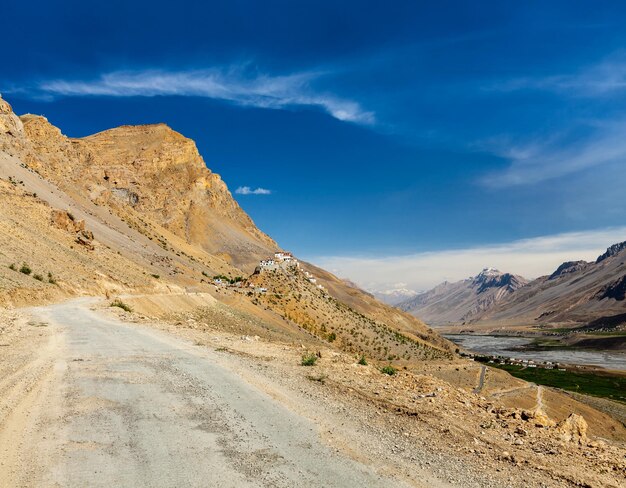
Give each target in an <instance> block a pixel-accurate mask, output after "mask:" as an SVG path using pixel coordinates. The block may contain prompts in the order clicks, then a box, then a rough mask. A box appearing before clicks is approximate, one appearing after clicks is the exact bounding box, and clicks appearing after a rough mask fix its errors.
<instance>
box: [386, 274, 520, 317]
mask: <svg viewBox="0 0 626 488" xmlns="http://www.w3.org/2000/svg"><path fill="white" fill-rule="evenodd" d="M527 283H528V280H526V279H525V278H523V277H522V276H518V275H513V274H510V273H501V272H500V271H498V270H497V269H493V268H486V269H484V270H482V271H481V272H480V273H479V274H478V275H477V276H474V277H470V278H468V279H465V280H462V281H457V282H455V283H449V282H447V281H446V282H444V283H442V284H440V285H438V286H436V287H435V288H433V289H432V290H429V291H427V292H425V293H421V294H419V295H417V296H415V297H412V298H409V299H408V300H405V301H402V302H400V303H399V304H398V305H397V306H398V307H399V308H401V309H402V310H404V311H407V312H409V313H411V314H413V315H416V316H418V317H421V318H422V320H424V321H425V322H426V323H428V324H431V325H445V324H456V323H463V322H466V321H468V320H471V319H473V318H475V317H479V316H480V315H481V314H482V313H484V312H486V311H488V310H490V309H491V308H493V307H494V306H495V305H496V304H497V303H498V302H499V301H501V300H503V299H504V298H505V297H507V296H508V295H510V294H512V293H513V292H515V291H516V290H518V289H519V288H521V287H523V286H524V285H526V284H527Z"/></svg>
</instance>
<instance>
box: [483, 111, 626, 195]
mask: <svg viewBox="0 0 626 488" xmlns="http://www.w3.org/2000/svg"><path fill="white" fill-rule="evenodd" d="M625 133H626V121H620V122H614V123H610V124H603V125H598V126H596V127H595V128H594V130H593V131H592V134H591V135H589V136H587V137H586V138H584V139H579V140H575V141H571V140H567V138H566V137H565V135H556V136H554V137H551V138H549V139H546V140H543V141H535V142H532V143H529V144H526V145H522V146H508V147H506V148H504V149H503V148H496V149H495V151H494V152H495V153H496V154H497V155H498V156H500V157H503V158H505V159H507V160H509V166H508V167H507V168H506V169H504V170H502V171H496V172H492V173H490V174H487V175H485V176H484V177H482V178H481V179H480V182H481V183H482V184H483V185H485V186H488V187H491V188H507V187H511V186H519V185H528V184H534V183H540V182H542V181H546V180H551V179H555V178H559V177H562V176H566V175H568V174H572V173H576V172H579V171H583V170H585V169H588V168H592V167H595V166H600V165H606V164H612V163H613V164H614V163H620V164H622V163H626V138H624V134H625Z"/></svg>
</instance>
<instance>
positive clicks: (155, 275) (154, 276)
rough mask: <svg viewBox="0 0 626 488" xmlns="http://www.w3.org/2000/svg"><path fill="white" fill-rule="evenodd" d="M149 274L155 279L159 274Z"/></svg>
mask: <svg viewBox="0 0 626 488" xmlns="http://www.w3.org/2000/svg"><path fill="white" fill-rule="evenodd" d="M150 276H152V277H153V278H154V279H155V280H158V279H159V278H160V276H159V275H158V274H152V275H150Z"/></svg>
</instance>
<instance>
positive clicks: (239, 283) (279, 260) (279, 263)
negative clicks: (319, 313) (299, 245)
mask: <svg viewBox="0 0 626 488" xmlns="http://www.w3.org/2000/svg"><path fill="white" fill-rule="evenodd" d="M276 270H284V271H291V272H293V271H294V270H300V261H298V259H297V258H296V257H295V256H294V255H293V254H292V253H290V252H287V251H277V252H275V253H274V256H273V257H268V258H265V259H262V260H261V261H260V262H259V265H258V266H257V268H256V270H255V274H257V273H259V274H260V273H263V272H268V271H276ZM304 276H305V277H306V279H307V280H308V281H309V282H310V283H312V284H314V285H316V286H317V288H319V289H320V290H324V287H323V286H322V285H320V284H318V283H317V279H316V278H315V276H313V275H312V274H311V273H309V272H308V271H306V270H304ZM246 283H247V285H246ZM213 284H214V285H215V286H220V287H232V288H248V289H250V291H253V292H254V293H267V288H265V287H261V286H257V285H256V284H254V283H253V282H252V281H249V280H244V279H243V278H242V277H236V278H234V279H231V278H228V277H226V276H215V277H214V278H213Z"/></svg>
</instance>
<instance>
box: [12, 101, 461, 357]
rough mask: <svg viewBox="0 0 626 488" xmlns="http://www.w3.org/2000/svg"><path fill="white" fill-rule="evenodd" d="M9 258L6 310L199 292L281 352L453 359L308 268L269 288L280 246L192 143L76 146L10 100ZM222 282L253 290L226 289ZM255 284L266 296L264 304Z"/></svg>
mask: <svg viewBox="0 0 626 488" xmlns="http://www.w3.org/2000/svg"><path fill="white" fill-rule="evenodd" d="M0 249H2V252H0V304H7V305H19V304H33V303H37V302H41V301H48V300H56V299H59V298H63V297H69V296H76V295H107V296H111V295H116V294H120V293H124V294H137V293H142V294H146V293H147V294H150V293H174V292H177V293H196V292H200V293H206V294H210V295H212V296H213V297H214V298H215V299H217V301H218V302H221V303H223V304H224V306H226V307H230V308H232V309H233V310H238V311H242V313H243V312H245V313H246V314H252V315H253V316H255V317H257V319H258V320H260V321H262V322H263V323H266V324H268V330H269V328H271V329H272V330H278V329H280V330H281V331H282V332H281V334H282V335H281V337H282V338H283V339H282V340H286V339H285V338H289V337H290V338H292V339H293V340H294V341H298V340H300V338H301V337H302V336H303V335H305V336H307V337H314V338H317V340H321V341H324V342H325V343H328V342H330V339H329V337H330V335H329V334H330V332H329V330H332V331H333V334H334V335H333V336H332V337H333V344H334V345H335V346H336V347H339V348H342V349H344V350H348V351H350V352H354V353H359V352H361V353H364V354H367V355H368V357H370V358H379V359H381V360H383V359H389V358H394V360H397V361H403V362H407V361H410V360H419V359H425V358H435V357H450V355H451V351H452V350H453V349H454V348H453V346H452V344H450V343H449V342H447V341H446V340H445V339H442V338H441V337H439V336H438V335H437V334H435V333H434V332H432V330H430V329H429V328H428V327H427V326H425V324H423V323H422V322H420V321H419V320H418V319H416V318H415V317H413V316H411V315H409V314H406V313H403V312H401V311H400V310H398V309H395V308H392V307H389V306H387V305H385V304H383V303H381V302H379V301H378V300H376V299H375V298H374V297H373V296H371V295H369V294H368V293H365V292H363V291H362V290H360V289H358V288H356V287H353V286H350V284H347V283H346V282H344V281H342V280H340V279H338V278H337V277H335V276H333V275H332V274H330V273H328V272H326V271H325V270H322V269H319V268H316V267H314V266H311V265H308V264H306V263H302V269H300V268H298V269H296V270H295V271H294V272H293V273H288V274H282V275H270V276H266V277H264V279H263V280H262V282H261V281H259V280H260V278H259V276H258V275H257V274H256V273H255V269H256V268H257V266H258V265H259V261H260V260H261V259H264V258H266V257H267V256H271V255H273V253H274V252H276V251H278V250H279V249H280V248H279V246H278V244H277V243H276V242H274V240H272V239H271V238H270V237H269V236H268V235H266V234H265V233H263V232H262V231H260V230H259V229H258V228H257V227H256V226H255V224H254V222H253V221H252V220H251V219H250V217H249V216H248V215H247V214H246V213H245V212H244V211H243V210H242V209H241V208H240V206H239V205H238V204H237V202H236V201H235V199H234V198H233V197H232V195H231V193H230V192H229V191H228V188H227V186H226V184H225V183H224V182H223V181H222V179H221V178H220V176H219V175H217V174H215V173H213V172H212V171H210V170H209V169H208V168H207V167H206V165H205V162H204V160H203V158H202V157H201V156H200V154H199V153H198V150H197V148H196V145H195V143H194V142H193V141H192V140H190V139H188V138H186V137H184V136H183V135H181V134H179V133H178V132H176V131H174V130H173V129H171V128H169V127H168V126H166V125H164V124H156V125H143V126H122V127H118V128H114V129H110V130H106V131H103V132H100V133H98V134H94V135H91V136H88V137H83V138H71V137H67V136H65V135H63V133H62V132H61V130H60V129H58V128H57V127H55V126H54V125H52V124H51V123H50V122H49V121H48V120H47V119H45V118H44V117H40V116H36V115H24V116H22V117H18V116H16V115H15V114H14V113H13V111H12V109H11V107H10V105H9V104H8V103H7V102H5V101H4V100H3V99H2V98H0ZM305 271H306V273H309V275H306V274H305ZM311 274H312V275H314V276H315V278H314V282H312V281H311V280H312V278H311V276H310V275H311ZM215 276H221V277H223V278H226V280H225V281H226V282H229V281H232V282H233V283H239V284H241V283H245V284H246V286H247V285H252V288H244V287H243V286H239V287H238V286H229V287H226V286H217V285H216V284H215V283H214V279H213V278H214V277H215ZM253 276H255V278H254V279H256V280H257V281H259V282H258V283H257V285H258V286H257V288H259V289H261V288H262V289H264V290H266V291H263V292H257V291H253V289H255V286H254V281H253V279H252V277H253ZM235 278H237V279H236V280H235ZM255 290H256V289H255ZM331 315H332V316H333V317H332V320H330V319H329V316H331ZM356 323H358V332H357V328H356V326H355V324H356Z"/></svg>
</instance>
